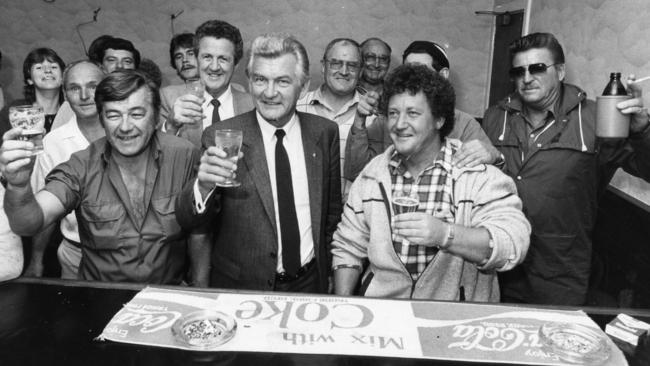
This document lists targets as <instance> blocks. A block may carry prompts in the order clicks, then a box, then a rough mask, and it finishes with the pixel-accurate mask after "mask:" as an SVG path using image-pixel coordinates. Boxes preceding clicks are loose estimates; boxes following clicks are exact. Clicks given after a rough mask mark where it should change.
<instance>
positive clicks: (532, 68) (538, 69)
mask: <svg viewBox="0 0 650 366" xmlns="http://www.w3.org/2000/svg"><path fill="white" fill-rule="evenodd" d="M555 65H559V64H550V65H547V64H545V63H542V62H540V63H537V64H529V65H526V66H517V67H513V68H511V69H510V70H509V71H508V75H510V78H512V79H516V78H520V77H523V76H524V75H526V70H528V72H529V73H530V74H531V75H539V74H543V73H545V72H546V70H548V68H549V67H551V66H555Z"/></svg>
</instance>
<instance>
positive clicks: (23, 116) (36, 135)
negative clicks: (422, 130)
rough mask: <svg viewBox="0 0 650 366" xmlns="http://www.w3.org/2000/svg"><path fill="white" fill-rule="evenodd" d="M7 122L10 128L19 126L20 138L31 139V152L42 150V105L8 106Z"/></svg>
mask: <svg viewBox="0 0 650 366" xmlns="http://www.w3.org/2000/svg"><path fill="white" fill-rule="evenodd" d="M9 123H11V127H12V128H17V127H18V128H21V129H22V130H23V131H22V134H21V135H20V138H19V139H20V140H23V141H31V142H32V143H33V144H34V151H33V154H40V153H42V152H43V136H44V135H45V113H44V112H43V107H39V106H33V105H19V106H13V107H9Z"/></svg>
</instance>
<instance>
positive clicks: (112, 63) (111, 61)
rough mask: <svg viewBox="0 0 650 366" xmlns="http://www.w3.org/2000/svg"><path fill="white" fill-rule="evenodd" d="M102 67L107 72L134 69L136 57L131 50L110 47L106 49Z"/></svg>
mask: <svg viewBox="0 0 650 366" xmlns="http://www.w3.org/2000/svg"><path fill="white" fill-rule="evenodd" d="M102 67H103V68H104V71H106V72H107V73H110V72H113V71H115V70H133V69H135V58H134V57H133V53H131V51H127V50H114V49H112V48H109V49H107V50H106V51H104V58H103V59H102Z"/></svg>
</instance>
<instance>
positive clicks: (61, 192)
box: [45, 132, 199, 284]
mask: <svg viewBox="0 0 650 366" xmlns="http://www.w3.org/2000/svg"><path fill="white" fill-rule="evenodd" d="M147 159H148V161H147V171H146V178H145V182H146V185H145V188H144V204H145V205H144V207H145V212H144V219H143V220H142V222H141V223H140V222H139V220H137V219H136V217H137V215H136V214H135V210H134V209H133V208H132V204H131V201H130V198H129V193H128V191H127V188H126V186H125V184H124V182H123V180H122V175H121V173H120V168H119V166H118V165H117V163H116V162H115V160H114V159H113V158H112V156H111V146H110V144H108V142H107V141H106V138H101V139H99V140H97V141H95V142H93V143H91V144H90V146H89V148H88V149H86V150H83V151H79V152H76V153H74V154H72V156H71V157H70V160H68V161H67V162H65V163H63V164H61V165H59V166H57V167H55V168H54V169H53V170H52V172H51V173H50V174H49V175H48V176H47V178H46V180H45V190H47V191H48V192H50V193H52V194H54V195H55V196H56V197H57V198H58V199H59V200H60V201H61V203H62V204H63V206H64V208H65V210H66V212H70V211H72V210H75V213H76V215H77V218H78V219H79V236H80V238H81V245H82V252H83V257H82V260H81V264H80V267H79V277H80V278H81V279H87V280H99V281H123V282H140V283H158V284H179V283H180V282H181V280H182V278H183V272H184V270H185V255H186V244H185V239H186V235H185V234H186V233H184V232H183V231H181V228H180V226H179V224H178V222H177V221H176V216H175V211H174V201H175V199H176V196H177V195H178V194H180V192H181V190H182V189H183V186H184V185H185V184H186V183H187V182H190V181H191V180H192V179H193V178H194V176H195V173H194V170H195V165H196V164H197V163H198V161H199V152H198V150H197V149H196V148H194V146H192V145H191V144H190V143H188V142H187V141H184V140H182V139H179V138H177V137H174V136H169V135H166V134H164V133H161V132H156V133H155V134H154V135H153V136H152V140H151V148H150V151H149V155H148V156H147Z"/></svg>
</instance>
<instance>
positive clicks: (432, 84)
mask: <svg viewBox="0 0 650 366" xmlns="http://www.w3.org/2000/svg"><path fill="white" fill-rule="evenodd" d="M405 92H407V93H409V94H410V95H415V94H417V93H419V92H422V93H424V95H425V97H426V100H427V103H429V108H430V109H431V114H432V115H433V117H434V118H436V119H437V118H444V123H443V125H442V128H440V130H439V131H438V133H439V135H440V138H441V139H443V138H445V137H446V136H447V135H449V133H450V132H451V130H452V129H453V128H454V115H455V110H454V108H455V101H456V93H455V92H454V88H453V87H452V86H451V84H450V83H449V81H447V79H445V78H444V77H442V76H440V75H439V74H438V73H437V72H435V71H433V70H431V69H429V68H428V67H426V66H424V65H418V64H405V65H401V66H398V67H396V68H395V69H394V70H393V71H392V72H391V73H390V74H389V75H388V77H386V81H385V82H384V92H383V94H382V96H381V99H380V104H379V106H380V109H381V111H382V113H383V114H384V115H388V113H387V112H388V102H389V101H390V98H392V97H393V96H395V95H397V94H402V93H405Z"/></svg>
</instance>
